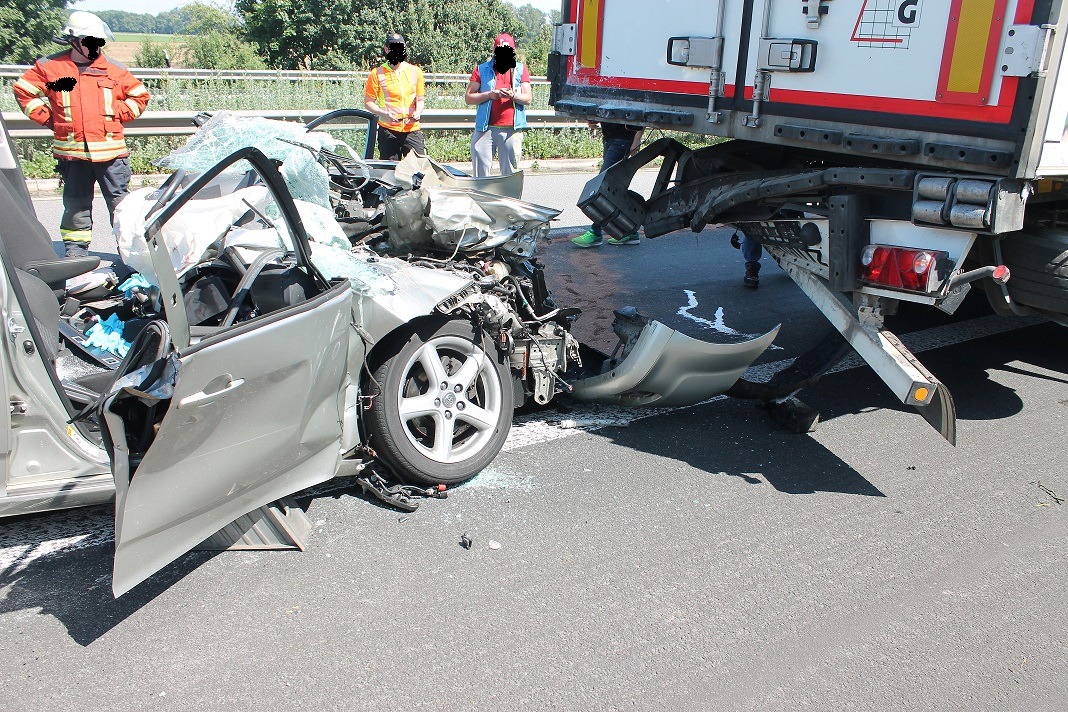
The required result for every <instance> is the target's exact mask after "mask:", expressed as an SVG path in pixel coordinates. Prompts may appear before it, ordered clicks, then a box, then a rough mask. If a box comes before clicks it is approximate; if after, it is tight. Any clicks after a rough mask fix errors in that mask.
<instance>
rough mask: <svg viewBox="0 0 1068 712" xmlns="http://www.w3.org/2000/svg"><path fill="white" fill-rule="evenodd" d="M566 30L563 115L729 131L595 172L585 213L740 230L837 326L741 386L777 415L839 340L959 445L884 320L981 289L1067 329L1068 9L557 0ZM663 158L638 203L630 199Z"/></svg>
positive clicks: (932, 1) (937, 390) (992, 3)
mask: <svg viewBox="0 0 1068 712" xmlns="http://www.w3.org/2000/svg"><path fill="white" fill-rule="evenodd" d="M561 19H562V22H561V24H559V25H557V26H556V27H555V32H554V43H553V49H552V54H550V60H549V76H550V78H551V79H552V89H551V95H550V103H551V104H552V105H553V106H554V108H555V109H556V111H557V112H559V113H561V114H566V115H569V116H574V117H584V118H587V119H590V120H596V121H613V122H619V123H628V124H642V125H645V126H652V127H659V128H666V129H673V130H678V131H685V132H692V133H699V134H707V135H714V136H722V137H727V138H730V139H733V140H731V141H725V142H722V143H718V144H716V145H712V146H710V147H706V148H702V149H697V150H690V149H688V148H686V147H685V146H683V145H682V144H680V143H679V142H677V141H674V140H673V139H670V138H664V139H660V140H658V141H655V142H653V143H651V144H649V145H648V146H646V147H645V148H644V149H643V150H641V151H640V152H639V153H638V154H637V155H635V156H633V157H632V158H630V159H627V160H625V161H622V162H620V163H617V164H615V165H614V166H612V167H606V168H607V170H605V171H604V172H603V173H601V174H600V175H599V176H597V177H596V178H595V179H593V180H592V181H590V183H589V184H588V185H587V186H586V189H585V191H584V192H583V195H582V197H581V199H580V202H579V205H580V207H581V208H582V210H583V212H584V213H585V214H586V215H587V216H589V217H590V218H591V219H592V220H595V221H602V222H603V223H604V227H605V230H606V231H607V232H608V233H609V234H611V235H615V236H617V237H618V236H621V235H626V234H630V233H632V232H634V231H635V230H636V229H637V228H638V227H644V231H645V235H646V237H657V236H659V235H664V234H667V233H669V232H672V231H675V230H678V229H681V228H687V227H688V228H691V229H692V230H694V231H700V230H702V229H703V228H704V227H705V226H706V225H708V224H710V223H725V224H731V225H734V226H735V227H736V228H737V229H738V230H740V231H742V232H743V233H744V234H745V236H746V237H747V238H748V239H755V240H758V241H759V242H760V243H761V244H762V245H763V247H764V248H765V249H766V250H767V252H768V253H769V254H770V255H771V256H772V257H773V258H774V259H775V260H776V261H777V262H778V263H779V265H780V266H781V267H782V268H783V269H784V270H785V271H786V272H787V273H788V274H789V275H790V277H791V278H793V280H794V281H795V282H796V283H797V285H798V286H799V287H800V288H801V290H802V291H803V292H804V293H805V294H806V295H807V296H808V297H809V298H810V299H811V300H812V301H813V302H814V303H815V304H816V305H817V307H818V308H819V309H820V310H821V311H822V312H823V313H824V314H825V315H826V316H827V318H828V320H829V321H830V322H831V324H832V325H833V326H834V327H835V329H834V330H832V332H831V336H830V337H829V338H828V339H826V340H825V341H823V342H822V343H821V344H820V345H818V346H817V347H816V348H814V349H813V350H812V351H810V352H809V353H807V354H805V355H803V356H802V357H801V358H799V359H798V361H797V362H796V363H795V365H794V367H793V368H792V369H790V371H789V372H788V373H784V374H780V375H779V376H778V377H776V379H775V380H774V381H773V382H772V384H770V385H768V386H757V385H754V384H746V383H744V382H743V383H740V384H739V386H738V387H736V393H737V394H738V395H743V396H748V397H758V398H761V399H764V400H766V401H769V402H780V403H781V402H786V401H787V399H788V397H789V396H790V395H792V394H793V393H795V392H796V391H797V390H798V388H799V387H801V386H803V385H806V384H808V383H811V382H812V381H813V380H815V379H816V378H818V377H819V376H820V375H821V374H822V373H823V372H825V371H826V370H827V369H828V368H829V367H830V366H831V365H833V363H834V362H835V361H836V360H837V359H839V358H841V356H842V355H843V353H844V351H845V350H846V348H844V347H843V346H844V343H845V342H848V344H850V345H851V346H852V347H853V348H854V349H855V350H856V351H857V352H858V353H859V354H860V355H861V356H862V357H863V358H864V359H865V360H866V361H867V362H868V364H870V365H871V366H872V368H873V369H874V370H875V371H876V373H878V375H879V376H880V377H881V378H882V380H883V381H884V382H885V383H886V384H887V386H889V387H890V388H891V390H892V391H893V392H894V393H895V395H896V396H897V397H898V398H899V399H900V400H901V401H902V402H903V403H905V404H908V405H911V406H915V407H916V408H917V409H918V410H919V411H920V413H921V414H922V415H923V416H924V417H925V418H926V419H927V420H928V422H930V423H931V424H932V425H933V426H934V427H935V428H936V429H937V430H938V431H939V432H940V433H941V434H942V435H943V436H944V437H945V438H946V439H947V440H949V441H950V442H954V441H955V419H956V416H955V411H954V407H953V400H952V397H951V396H950V394H949V391H948V390H947V389H946V387H945V386H944V385H943V384H941V383H940V382H939V381H938V379H937V378H935V376H934V375H932V374H931V373H930V372H929V371H928V370H927V369H926V368H924V366H923V365H922V364H921V363H920V362H919V360H918V359H916V357H915V356H914V355H913V354H911V353H910V352H909V351H908V350H907V349H906V348H905V346H903V345H902V343H901V341H900V340H899V339H898V338H897V337H895V336H894V334H893V333H891V332H890V331H888V330H887V329H886V328H885V327H884V317H885V316H888V315H890V314H893V313H894V312H895V311H896V309H897V307H898V305H899V304H900V303H901V302H915V303H919V304H924V305H930V306H932V307H936V308H939V309H942V310H943V311H945V312H948V313H950V314H952V313H953V312H954V311H955V310H956V308H957V307H958V306H959V304H960V303H961V301H962V299H963V298H964V296H965V294H966V293H967V291H968V290H969V289H970V288H971V287H972V286H973V285H974V286H977V287H981V288H982V289H984V290H985V292H986V296H987V297H988V299H989V301H990V304H991V305H992V306H993V308H994V309H995V310H996V311H997V312H998V313H1000V314H1005V315H1012V314H1038V315H1041V316H1044V317H1046V318H1048V319H1051V320H1053V321H1056V322H1058V323H1060V324H1064V325H1068V229H1066V228H1068V210H1066V209H1068V136H1066V133H1065V124H1066V119H1068V69H1066V70H1065V72H1064V73H1063V74H1062V72H1061V68H1062V66H1063V65H1064V64H1065V62H1064V59H1065V57H1064V56H1063V55H1064V46H1065V30H1066V25H1068V8H1066V7H1065V6H1064V4H1063V3H1062V1H1061V0H669V1H666V2H645V1H643V0H563V3H562V15H561ZM1062 76H1064V77H1066V78H1065V79H1063V80H1062ZM658 157H663V164H662V166H661V167H660V172H659V174H658V176H657V180H656V183H655V186H654V188H653V191H652V193H651V195H650V197H649V199H644V198H643V197H642V196H640V195H638V194H637V193H635V192H634V191H631V190H629V189H628V188H629V185H630V182H631V179H632V178H633V176H634V174H635V172H636V171H637V170H638V169H639V168H641V167H643V166H645V165H647V164H648V163H650V162H651V161H653V160H654V159H655V158H658ZM1062 216H1064V218H1065V220H1062ZM843 337H844V341H843ZM795 425H796V423H795Z"/></svg>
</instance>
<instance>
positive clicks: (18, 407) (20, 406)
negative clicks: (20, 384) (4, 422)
mask: <svg viewBox="0 0 1068 712" xmlns="http://www.w3.org/2000/svg"><path fill="white" fill-rule="evenodd" d="M9 407H10V408H11V415H22V414H23V413H25V412H26V401H23V400H19V399H18V398H12V399H11V402H10V403H9Z"/></svg>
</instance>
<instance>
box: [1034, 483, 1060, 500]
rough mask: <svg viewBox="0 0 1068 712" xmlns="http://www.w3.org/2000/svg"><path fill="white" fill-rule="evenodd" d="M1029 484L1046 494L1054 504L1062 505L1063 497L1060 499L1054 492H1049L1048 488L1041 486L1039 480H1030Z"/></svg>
mask: <svg viewBox="0 0 1068 712" xmlns="http://www.w3.org/2000/svg"><path fill="white" fill-rule="evenodd" d="M1029 484H1032V485H1035V486H1036V487H1038V488H1039V489H1040V490H1042V491H1043V492H1045V493H1046V494H1048V495H1049V496H1050V499H1052V500H1053V502H1054V503H1055V504H1064V497H1061V496H1060V495H1058V494H1057V493H1056V492H1054V491H1053V490H1051V489H1050V488H1049V487H1047V486H1046V485H1044V484H1042V481H1041V480H1032V481H1031V482H1030V483H1029Z"/></svg>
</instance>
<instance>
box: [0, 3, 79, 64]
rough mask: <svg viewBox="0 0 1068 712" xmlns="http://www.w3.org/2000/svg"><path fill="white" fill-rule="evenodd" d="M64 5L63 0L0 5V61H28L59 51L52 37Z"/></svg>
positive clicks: (62, 17) (63, 16)
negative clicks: (52, 41)
mask: <svg viewBox="0 0 1068 712" xmlns="http://www.w3.org/2000/svg"><path fill="white" fill-rule="evenodd" d="M66 7H67V2H66V0H21V1H20V2H17V3H7V2H5V3H3V4H2V5H0V64H31V63H32V62H34V61H35V60H36V59H37V58H38V57H40V56H41V55H44V54H49V53H52V52H56V51H58V50H59V47H58V46H57V45H54V44H52V43H51V39H52V38H53V37H55V36H56V35H58V34H59V31H60V30H62V29H63V23H64V22H65V21H66V19H67V11H66ZM49 45H51V47H50V46H49Z"/></svg>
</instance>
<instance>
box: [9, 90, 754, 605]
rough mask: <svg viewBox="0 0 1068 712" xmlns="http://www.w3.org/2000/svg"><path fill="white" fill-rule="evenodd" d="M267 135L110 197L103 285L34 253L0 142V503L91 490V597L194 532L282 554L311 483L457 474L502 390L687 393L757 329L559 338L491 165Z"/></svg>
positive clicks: (225, 122) (37, 235) (730, 370)
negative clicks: (0, 408)
mask: <svg viewBox="0 0 1068 712" xmlns="http://www.w3.org/2000/svg"><path fill="white" fill-rule="evenodd" d="M335 113H336V114H337V115H338V117H340V120H341V121H342V122H348V123H350V124H351V123H353V122H354V121H355V119H359V118H361V114H363V113H365V112H358V111H352V112H335ZM277 124H278V122H266V121H264V123H260V122H259V121H257V122H248V121H247V120H244V121H243V122H242V125H241V126H239V127H235V126H234V125H233V122H231V121H230V120H229V119H228V118H227V117H226V116H225V115H219V116H216V117H214V118H213V119H212V120H211V121H210V122H209V123H208V124H207V125H205V126H204V127H203V128H202V129H201V132H200V133H198V134H197V135H196V136H195V137H194V138H193V139H192V140H191V141H190V143H189V145H188V146H187V147H186V149H182V150H181V151H179V152H176V153H175V154H174V155H172V157H171V159H170V161H171V162H170V164H169V166H170V167H171V168H173V169H174V173H173V174H172V175H171V177H170V178H169V179H168V180H167V182H166V183H165V184H164V185H163V186H161V187H160V188H158V189H153V188H148V189H143V190H141V191H135V192H134V193H131V194H130V196H128V197H127V198H126V199H125V200H124V201H123V203H122V204H121V205H120V206H119V210H118V212H117V215H116V235H117V238H118V243H119V253H120V257H121V258H122V261H123V262H124V263H125V264H124V265H115V266H113V269H112V272H114V274H110V275H109V274H108V271H107V270H105V277H104V279H103V281H94V280H88V281H86V280H85V279H84V277H85V275H86V274H87V273H90V272H93V271H94V269H95V268H96V267H97V264H96V263H97V262H98V260H97V258H89V259H87V260H69V259H60V258H56V257H55V256H54V253H53V252H52V251H51V250H52V248H51V242H50V240H49V238H48V235H47V232H46V231H45V230H44V228H43V227H42V226H41V225H40V223H39V222H38V221H37V220H36V217H35V215H34V213H33V207H32V203H30V201H29V197H28V195H27V194H26V190H25V185H24V182H23V180H22V175H21V171H20V170H19V169H18V165H17V163H16V162H15V161H14V158H13V155H12V152H11V150H10V139H9V138H8V136H7V133H6V129H5V130H4V131H3V132H2V138H3V141H4V145H3V147H2V148H3V150H0V168H2V169H3V177H4V180H3V181H0V205H2V208H3V211H2V212H3V214H4V218H5V219H4V220H3V221H0V258H2V260H3V267H4V269H3V273H2V275H0V289H2V292H0V298H2V301H3V309H4V320H5V325H6V328H7V331H8V338H7V339H5V340H4V345H3V355H4V358H3V361H4V387H5V389H6V391H7V397H8V400H9V402H10V404H11V408H10V413H9V422H8V424H7V425H6V427H0V437H2V438H4V439H5V441H6V449H5V452H6V453H7V458H6V473H5V479H4V485H5V488H4V490H3V492H2V496H0V514H6V515H9V514H19V513H27V512H34V511H43V510H47V509H55V508H61V507H69V506H78V505H83V504H91V503H97V502H101V501H106V500H107V499H108V498H110V497H111V496H112V494H114V496H115V499H116V514H115V524H116V552H115V569H114V578H113V590H114V592H115V594H116V595H120V594H122V593H123V592H125V591H128V590H129V589H130V588H132V587H133V586H135V585H137V584H138V583H139V582H140V581H143V580H144V579H145V578H147V577H148V576H151V575H152V574H153V573H154V572H156V571H158V570H159V569H160V568H162V567H163V566H165V565H166V564H167V563H168V562H170V561H173V560H174V559H175V558H177V557H178V556H180V555H181V554H182V553H183V552H185V551H188V550H190V549H192V548H193V547H195V546H197V545H198V544H200V543H201V542H204V541H205V540H206V539H209V538H210V539H213V540H214V541H215V543H216V545H217V546H222V547H225V546H228V545H231V544H240V545H243V546H246V547H247V546H256V545H261V546H262V545H267V546H277V545H279V544H285V543H287V542H289V543H292V542H293V541H296V542H297V543H299V534H295V533H294V532H297V531H298V530H299V529H300V528H301V523H300V520H301V517H302V514H301V513H300V512H299V510H297V511H293V509H292V508H291V507H288V506H287V505H286V504H285V502H284V498H285V497H286V496H287V495H290V494H292V493H294V492H297V491H299V490H302V489H305V488H307V487H309V486H312V485H315V484H317V483H320V482H323V481H325V480H328V479H331V478H333V477H356V478H358V480H359V481H360V482H361V484H363V485H364V486H365V487H367V488H369V490H370V491H372V492H373V493H375V494H377V495H378V496H380V497H383V498H386V499H387V500H388V501H391V502H392V503H394V504H398V505H400V506H404V505H406V504H409V503H410V502H409V496H410V495H412V494H413V488H412V487H407V488H406V487H405V484H403V483H416V484H418V485H419V487H420V488H422V489H421V490H420V491H422V492H424V493H427V494H434V493H437V492H440V491H441V490H443V489H444V486H445V485H448V484H454V483H459V482H462V481H464V480H466V479H468V478H470V477H471V476H473V475H474V474H476V473H477V472H479V471H480V470H481V469H483V468H484V467H486V465H488V464H489V463H490V462H491V461H492V460H493V459H494V458H495V457H496V455H497V454H498V453H499V451H500V450H501V447H502V446H503V444H504V441H505V439H506V438H507V436H508V432H509V428H510V426H511V420H512V414H513V411H514V409H515V408H516V407H519V406H520V405H522V404H525V403H527V402H532V403H535V404H545V403H548V402H549V401H551V400H552V399H553V398H554V397H556V396H557V395H558V394H561V393H569V394H571V395H572V396H573V397H576V398H584V399H589V400H602V401H609V402H616V403H626V404H631V405H681V404H686V403H696V402H699V401H700V400H703V399H706V398H708V397H710V396H712V395H716V394H718V393H721V392H723V391H725V390H726V389H727V388H729V387H730V386H731V385H732V384H733V383H734V382H735V381H736V380H737V379H738V377H739V376H740V375H741V373H742V371H743V370H744V369H745V368H746V366H748V365H749V363H751V362H752V361H753V360H754V359H755V358H756V357H757V356H758V355H759V354H760V353H761V352H762V351H763V350H764V349H765V348H766V347H767V346H768V345H769V344H770V343H771V340H772V339H773V338H774V332H772V333H770V334H767V335H765V336H763V337H760V338H758V339H756V340H754V341H751V342H746V343H743V344H730V345H715V344H707V343H704V342H700V341H696V340H693V339H689V338H688V337H685V336H683V335H681V334H677V333H675V332H674V331H672V330H671V329H669V328H667V327H666V326H664V325H662V324H659V323H658V322H655V321H651V320H648V319H646V318H644V317H642V316H641V315H638V314H636V313H633V312H632V311H627V310H623V311H621V312H619V313H618V314H617V316H618V319H617V322H618V329H617V332H618V333H619V335H620V345H619V347H618V348H617V353H615V354H614V355H612V356H607V355H605V354H600V353H598V352H596V351H594V350H592V349H588V348H585V347H583V346H581V345H580V344H579V343H578V342H577V341H576V339H575V338H574V337H573V336H572V335H571V325H572V323H573V322H574V320H575V319H576V318H578V316H579V314H578V310H576V309H570V308H567V307H566V306H564V305H560V304H557V303H556V302H555V301H554V300H553V298H552V295H551V294H550V293H549V290H548V289H547V287H546V281H545V276H544V272H543V266H542V265H541V264H539V263H538V261H537V258H536V257H535V253H536V250H537V244H538V241H539V240H542V239H544V238H545V237H546V235H547V233H548V225H549V222H550V220H551V219H552V218H553V217H555V215H556V214H558V211H556V210H553V209H550V208H545V207H542V206H538V205H533V204H530V203H525V202H523V201H522V200H520V199H518V197H517V195H516V194H517V193H518V190H521V183H520V184H519V187H518V188H517V180H516V179H515V178H514V177H510V178H509V179H507V180H502V179H497V180H486V179H470V178H466V177H464V176H456V175H454V174H453V173H452V172H450V171H449V170H447V169H444V168H443V167H441V166H439V165H437V164H434V163H433V162H432V161H429V160H428V159H425V158H419V157H414V156H413V157H412V158H411V160H408V161H405V162H401V163H400V164H386V163H382V162H376V161H371V160H369V159H367V158H364V156H366V155H369V151H368V150H367V148H366V146H365V148H364V151H359V150H357V149H353V148H352V147H351V145H349V143H348V142H346V141H345V140H344V139H343V138H339V137H337V136H334V135H332V132H329V131H323V130H311V131H308V130H305V129H304V128H303V127H299V126H294V125H291V124H287V125H277ZM314 128H315V127H313V129H314ZM320 128H328V127H320ZM365 132H366V133H365V135H373V124H371V125H370V131H366V129H365ZM339 133H340V131H339ZM235 144H237V145H238V147H236V148H235ZM183 166H184V167H183ZM123 268H124V269H123ZM120 273H121V274H120ZM120 278H121V279H120ZM395 482H400V483H402V484H399V485H397V484H393V483H395ZM265 532H266V533H265Z"/></svg>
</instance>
